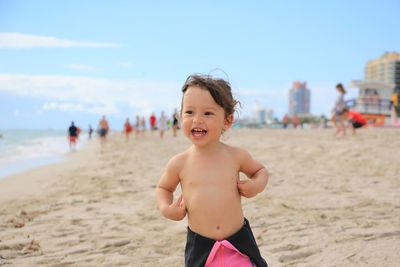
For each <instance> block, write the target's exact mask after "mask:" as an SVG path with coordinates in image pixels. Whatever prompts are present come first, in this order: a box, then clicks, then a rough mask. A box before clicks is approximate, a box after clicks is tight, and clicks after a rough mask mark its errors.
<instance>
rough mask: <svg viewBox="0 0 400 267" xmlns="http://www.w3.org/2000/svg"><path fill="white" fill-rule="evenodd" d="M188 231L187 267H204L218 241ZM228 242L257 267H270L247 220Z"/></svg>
mask: <svg viewBox="0 0 400 267" xmlns="http://www.w3.org/2000/svg"><path fill="white" fill-rule="evenodd" d="M187 230H188V231H187V240H186V248H185V267H203V266H204V265H205V264H206V261H207V258H208V255H209V254H210V252H211V249H212V248H213V246H214V243H215V241H216V240H214V239H210V238H207V237H205V236H202V235H199V234H197V233H195V232H193V231H192V230H190V228H189V227H188V229H187ZM226 240H227V241H229V242H230V243H231V244H232V245H233V246H235V248H236V249H237V250H239V251H240V252H241V253H243V254H245V255H247V256H248V257H249V258H250V260H251V261H252V262H253V263H254V264H255V265H256V266H257V267H268V265H267V263H266V262H265V260H264V259H263V258H262V256H261V253H260V250H259V249H258V246H257V243H256V240H255V238H254V235H253V232H252V231H251V228H250V224H249V221H248V220H247V219H244V225H243V227H242V228H241V229H240V230H239V231H237V232H236V233H235V234H233V235H232V236H230V237H228V238H227V239H226Z"/></svg>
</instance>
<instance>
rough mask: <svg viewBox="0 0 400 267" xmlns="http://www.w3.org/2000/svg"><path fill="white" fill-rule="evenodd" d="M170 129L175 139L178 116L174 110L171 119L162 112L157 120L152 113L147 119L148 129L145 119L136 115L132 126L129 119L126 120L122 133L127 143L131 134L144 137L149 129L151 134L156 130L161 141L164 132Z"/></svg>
mask: <svg viewBox="0 0 400 267" xmlns="http://www.w3.org/2000/svg"><path fill="white" fill-rule="evenodd" d="M171 128H172V130H173V136H174V137H176V136H177V131H178V129H179V114H178V112H177V110H176V109H175V111H174V113H173V114H172V118H171V119H169V118H168V117H167V116H166V115H165V112H164V111H162V112H161V114H160V116H159V117H158V118H157V117H156V115H155V114H154V112H152V113H151V115H150V117H149V127H147V124H146V118H145V117H144V116H142V117H140V116H139V115H137V116H136V120H135V123H134V124H132V123H131V122H130V120H129V118H126V120H125V123H124V127H123V133H124V134H125V140H126V141H127V142H128V141H129V137H130V135H131V133H132V132H135V135H136V137H138V136H144V134H145V132H146V130H147V129H149V130H150V131H151V132H155V131H157V130H158V131H159V133H160V138H161V139H163V138H164V135H165V132H166V131H167V130H169V129H171Z"/></svg>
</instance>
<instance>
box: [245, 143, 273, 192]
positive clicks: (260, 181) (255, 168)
mask: <svg viewBox="0 0 400 267" xmlns="http://www.w3.org/2000/svg"><path fill="white" fill-rule="evenodd" d="M238 155H239V157H238V158H239V162H240V171H241V172H243V173H244V174H246V176H247V177H248V178H250V179H249V180H244V181H238V190H239V193H240V194H241V195H242V196H244V197H247V198H250V197H254V196H255V195H257V194H258V193H261V192H262V191H263V190H264V188H265V187H266V186H267V183H268V171H267V169H266V168H265V167H264V166H263V165H262V164H261V163H260V162H258V161H256V160H254V159H253V158H252V157H251V155H250V154H249V152H247V151H245V150H242V149H239V153H238Z"/></svg>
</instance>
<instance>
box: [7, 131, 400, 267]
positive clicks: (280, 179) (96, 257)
mask: <svg viewBox="0 0 400 267" xmlns="http://www.w3.org/2000/svg"><path fill="white" fill-rule="evenodd" d="M179 134H180V136H179V137H178V138H173V137H172V136H171V133H167V136H166V138H165V139H164V140H160V139H159V136H158V135H157V134H153V135H150V133H148V134H147V136H145V137H144V138H140V139H138V140H135V139H134V138H133V139H132V140H131V141H130V142H129V143H128V144H127V143H125V140H124V138H123V136H122V135H119V134H117V135H114V136H111V138H110V140H109V143H108V146H107V148H106V149H105V151H104V153H100V146H99V143H98V142H97V140H92V142H91V144H89V146H88V147H87V148H85V149H84V150H82V151H79V152H76V153H71V154H70V155H69V156H68V158H67V160H65V161H64V162H62V163H58V164H53V165H49V166H44V167H39V168H36V169H33V170H29V171H26V172H23V173H21V174H18V175H14V176H12V177H8V178H6V179H3V180H0V266H1V265H4V266H162V267H168V266H183V257H184V246H185V239H186V220H183V221H180V222H174V221H169V220H167V219H165V218H163V217H161V215H160V214H159V212H158V210H157V209H156V205H155V193H154V188H155V184H156V183H157V181H158V178H159V176H160V174H161V173H162V171H163V168H164V166H165V164H166V162H167V161H168V159H169V158H170V157H171V156H172V155H174V154H176V153H177V152H179V151H182V150H183V149H185V148H186V147H187V146H188V145H189V143H188V141H187V140H186V139H185V138H184V137H182V133H179ZM399 137H400V131H399V130H398V129H378V128H370V129H363V130H361V131H359V133H358V135H357V136H356V137H354V136H348V137H346V138H339V139H338V138H335V137H333V130H332V129H326V130H319V129H310V130H294V129H288V130H256V129H240V130H231V131H229V132H228V134H227V135H226V136H225V137H224V141H225V142H227V143H229V144H232V145H237V146H241V147H243V148H246V149H248V150H249V151H250V152H251V154H252V155H253V156H254V157H255V158H257V159H258V160H259V161H261V162H262V163H263V164H265V165H266V166H267V168H268V170H269V171H270V181H269V184H268V186H267V188H266V190H265V191H264V192H263V193H261V194H259V195H258V196H256V197H255V198H252V199H244V200H243V207H244V212H245V216H246V217H247V218H248V219H249V221H250V223H251V225H252V228H253V232H254V234H255V236H256V238H257V242H258V244H259V246H260V250H261V252H262V254H263V256H264V258H265V259H266V260H267V262H268V263H269V265H270V266H307V267H308V266H398V264H399V262H400V159H399V157H400V138H399Z"/></svg>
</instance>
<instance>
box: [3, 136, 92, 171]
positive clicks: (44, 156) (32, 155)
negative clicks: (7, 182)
mask: <svg viewBox="0 0 400 267" xmlns="http://www.w3.org/2000/svg"><path fill="white" fill-rule="evenodd" d="M80 139H83V138H80ZM82 143H84V141H82V140H80V141H78V149H79V148H80V147H82V145H83V144H82ZM69 152H70V148H69V143H68V139H67V131H66V130H64V131H63V130H21V129H18V130H11V129H0V179H1V178H4V177H6V176H9V175H12V174H15V173H18V172H21V171H24V170H27V169H30V168H33V167H37V166H41V165H46V164H50V163H55V162H59V161H61V160H63V159H64V157H65V155H66V154H67V153H69Z"/></svg>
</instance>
